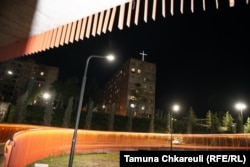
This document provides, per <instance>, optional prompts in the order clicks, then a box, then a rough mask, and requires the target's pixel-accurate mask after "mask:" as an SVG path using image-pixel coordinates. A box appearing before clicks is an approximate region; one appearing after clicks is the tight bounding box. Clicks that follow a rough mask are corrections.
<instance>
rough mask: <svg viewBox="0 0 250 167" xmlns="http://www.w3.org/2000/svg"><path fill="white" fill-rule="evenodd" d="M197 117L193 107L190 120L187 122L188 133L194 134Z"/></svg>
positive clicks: (189, 114)
mask: <svg viewBox="0 0 250 167" xmlns="http://www.w3.org/2000/svg"><path fill="white" fill-rule="evenodd" d="M196 121H197V117H196V115H195V113H194V110H193V108H192V107H190V109H189V111H188V120H187V133H190V134H191V133H193V126H194V125H195V124H196Z"/></svg>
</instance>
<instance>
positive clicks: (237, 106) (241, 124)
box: [235, 103, 246, 133]
mask: <svg viewBox="0 0 250 167" xmlns="http://www.w3.org/2000/svg"><path fill="white" fill-rule="evenodd" d="M235 107H236V108H237V109H238V110H240V132H241V133H242V132H243V130H244V128H243V112H242V111H243V110H244V109H245V108H246V105H245V104H244V103H237V104H236V105H235Z"/></svg>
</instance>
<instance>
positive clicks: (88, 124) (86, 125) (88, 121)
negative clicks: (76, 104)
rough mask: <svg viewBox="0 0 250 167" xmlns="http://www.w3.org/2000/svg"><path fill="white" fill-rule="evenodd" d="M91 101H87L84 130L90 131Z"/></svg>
mask: <svg viewBox="0 0 250 167" xmlns="http://www.w3.org/2000/svg"><path fill="white" fill-rule="evenodd" d="M93 105H94V102H93V100H89V103H88V106H87V116H86V119H85V125H84V128H85V129H91V123H92V116H93Z"/></svg>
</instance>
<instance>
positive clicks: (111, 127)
mask: <svg viewBox="0 0 250 167" xmlns="http://www.w3.org/2000/svg"><path fill="white" fill-rule="evenodd" d="M114 117H115V103H113V104H112V107H111V113H110V115H109V121H108V130H109V131H112V130H113V128H114Z"/></svg>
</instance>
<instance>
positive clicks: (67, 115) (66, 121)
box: [62, 96, 73, 127]
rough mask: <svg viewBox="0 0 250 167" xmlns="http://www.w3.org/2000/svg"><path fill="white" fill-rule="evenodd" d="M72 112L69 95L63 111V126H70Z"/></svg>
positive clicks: (71, 99) (71, 102)
mask: <svg viewBox="0 0 250 167" xmlns="http://www.w3.org/2000/svg"><path fill="white" fill-rule="evenodd" d="M72 112H73V97H72V96H71V97H70V98H69V103H68V106H67V108H66V110H65V113H64V117H63V125H62V126H63V127H70V120H71V114H72Z"/></svg>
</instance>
